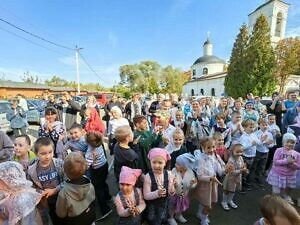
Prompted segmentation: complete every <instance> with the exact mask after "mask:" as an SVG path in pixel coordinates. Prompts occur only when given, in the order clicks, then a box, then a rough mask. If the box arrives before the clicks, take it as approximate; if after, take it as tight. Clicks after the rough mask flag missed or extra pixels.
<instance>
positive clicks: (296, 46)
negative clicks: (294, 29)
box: [275, 38, 300, 93]
mask: <svg viewBox="0 0 300 225" xmlns="http://www.w3.org/2000/svg"><path fill="white" fill-rule="evenodd" d="M275 57H276V68H275V76H276V79H277V82H278V84H279V92H280V93H282V92H283V89H284V86H285V85H286V82H287V79H288V77H289V76H290V74H295V75H300V39H299V38H286V39H283V40H281V41H279V42H278V44H277V46H276V48H275Z"/></svg>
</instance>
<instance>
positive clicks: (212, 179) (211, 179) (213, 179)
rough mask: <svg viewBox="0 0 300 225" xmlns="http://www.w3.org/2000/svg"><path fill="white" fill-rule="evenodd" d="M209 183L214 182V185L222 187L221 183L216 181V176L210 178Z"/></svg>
mask: <svg viewBox="0 0 300 225" xmlns="http://www.w3.org/2000/svg"><path fill="white" fill-rule="evenodd" d="M210 181H211V182H215V183H217V184H219V185H221V186H222V183H221V182H220V181H219V180H218V178H217V177H216V175H215V176H212V177H210Z"/></svg>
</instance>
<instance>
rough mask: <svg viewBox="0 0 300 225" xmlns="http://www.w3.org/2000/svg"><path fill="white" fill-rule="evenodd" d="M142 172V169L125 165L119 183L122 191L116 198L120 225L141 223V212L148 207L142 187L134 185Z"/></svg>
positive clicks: (138, 224) (137, 224) (139, 224)
mask: <svg viewBox="0 0 300 225" xmlns="http://www.w3.org/2000/svg"><path fill="white" fill-rule="evenodd" d="M141 174H142V170H140V169H131V168H129V167H127V166H123V167H122V169H121V173H120V177H119V184H120V191H119V193H118V194H117V196H116V198H115V205H116V209H117V213H118V216H119V219H118V223H117V224H118V225H141V213H142V212H143V211H144V209H145V208H146V204H145V201H144V199H143V195H142V192H141V190H140V189H138V188H136V187H135V186H134V185H135V183H136V181H137V179H138V178H139V176H140V175H141Z"/></svg>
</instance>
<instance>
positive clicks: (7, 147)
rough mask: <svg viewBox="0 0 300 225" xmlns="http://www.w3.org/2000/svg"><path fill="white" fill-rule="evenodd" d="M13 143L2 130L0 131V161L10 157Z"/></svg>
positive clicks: (7, 159) (12, 151)
mask: <svg viewBox="0 0 300 225" xmlns="http://www.w3.org/2000/svg"><path fill="white" fill-rule="evenodd" d="M13 153H14V144H13V143H12V141H11V140H10V138H9V137H8V136H7V134H5V133H4V132H2V131H0V163H1V162H6V161H9V160H11V159H12V157H13Z"/></svg>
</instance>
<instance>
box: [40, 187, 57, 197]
mask: <svg viewBox="0 0 300 225" xmlns="http://www.w3.org/2000/svg"><path fill="white" fill-rule="evenodd" d="M56 193H57V189H56V188H49V189H45V191H44V192H43V197H46V198H49V197H50V196H52V195H55V194H56Z"/></svg>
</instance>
